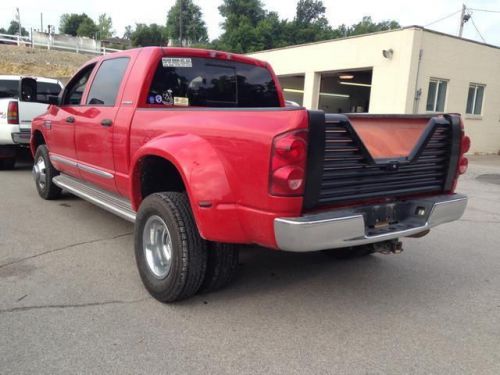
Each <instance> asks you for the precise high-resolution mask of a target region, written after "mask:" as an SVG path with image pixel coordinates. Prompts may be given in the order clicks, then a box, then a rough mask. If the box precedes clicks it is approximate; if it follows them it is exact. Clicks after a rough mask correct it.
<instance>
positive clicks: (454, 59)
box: [407, 30, 500, 153]
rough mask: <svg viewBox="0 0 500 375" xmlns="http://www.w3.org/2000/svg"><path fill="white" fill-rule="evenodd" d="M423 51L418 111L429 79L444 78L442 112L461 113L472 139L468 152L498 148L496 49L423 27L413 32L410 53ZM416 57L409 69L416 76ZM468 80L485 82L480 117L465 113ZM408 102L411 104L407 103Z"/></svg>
mask: <svg viewBox="0 0 500 375" xmlns="http://www.w3.org/2000/svg"><path fill="white" fill-rule="evenodd" d="M420 48H421V49H422V50H423V54H422V62H421V66H420V74H419V77H418V85H417V87H418V88H420V89H422V96H421V99H420V101H419V103H418V112H419V113H426V103H427V94H428V87H429V80H430V79H431V78H442V79H446V80H448V89H447V96H446V104H445V112H455V113H461V114H462V116H463V119H464V122H465V131H466V133H467V134H468V135H469V136H470V137H471V139H472V147H471V152H481V153H497V152H498V151H499V150H500V48H495V47H490V46H485V45H483V44H478V43H474V42H470V41H465V40H463V39H458V38H453V37H449V36H445V35H440V34H436V33H432V32H428V31H424V30H417V31H416V38H415V44H414V51H413V54H414V55H417V56H418V50H419V49H420ZM417 64H418V58H417V59H415V60H414V61H413V65H412V68H411V71H412V73H413V74H415V75H414V77H416V70H417ZM470 83H479V84H484V85H486V88H485V91H484V99H483V109H482V115H481V116H475V115H468V114H466V113H465V111H466V103H467V95H468V90H469V84H470ZM415 87H416V86H415V80H410V85H409V86H408V102H407V107H410V103H412V101H413V100H412V97H413V93H414V92H415ZM411 105H412V104H411Z"/></svg>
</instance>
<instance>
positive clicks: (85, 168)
mask: <svg viewBox="0 0 500 375" xmlns="http://www.w3.org/2000/svg"><path fill="white" fill-rule="evenodd" d="M78 169H80V170H81V171H84V172H88V173H92V174H95V175H96V176H99V177H102V178H106V179H108V180H110V179H112V178H114V177H115V176H113V175H112V174H111V173H109V172H106V171H103V170H101V169H97V168H94V167H91V166H89V165H86V164H82V163H78Z"/></svg>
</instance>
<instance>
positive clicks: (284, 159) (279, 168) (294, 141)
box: [269, 130, 307, 196]
mask: <svg viewBox="0 0 500 375" xmlns="http://www.w3.org/2000/svg"><path fill="white" fill-rule="evenodd" d="M306 159H307V131H306V130H294V131H292V132H289V133H285V134H281V135H279V136H277V137H276V138H275V139H274V141H273V149H272V154H271V171H270V174H271V177H270V183H269V192H270V193H271V194H272V195H280V196H298V195H302V194H304V182H305V181H304V178H305V167H306Z"/></svg>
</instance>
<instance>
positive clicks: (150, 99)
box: [148, 95, 156, 104]
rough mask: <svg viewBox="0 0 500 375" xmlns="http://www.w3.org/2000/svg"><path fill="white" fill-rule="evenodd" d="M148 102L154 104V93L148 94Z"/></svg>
mask: <svg viewBox="0 0 500 375" xmlns="http://www.w3.org/2000/svg"><path fill="white" fill-rule="evenodd" d="M148 103H149V104H155V103H156V102H155V97H154V95H150V96H149V98H148Z"/></svg>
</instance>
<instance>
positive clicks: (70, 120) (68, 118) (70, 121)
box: [66, 116, 75, 124]
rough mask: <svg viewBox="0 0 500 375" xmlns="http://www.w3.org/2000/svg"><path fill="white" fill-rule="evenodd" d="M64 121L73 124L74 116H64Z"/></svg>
mask: <svg viewBox="0 0 500 375" xmlns="http://www.w3.org/2000/svg"><path fill="white" fill-rule="evenodd" d="M66 122H69V123H70V124H73V123H74V122H75V118H74V117H73V116H68V117H66Z"/></svg>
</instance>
